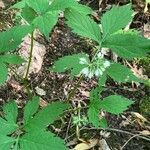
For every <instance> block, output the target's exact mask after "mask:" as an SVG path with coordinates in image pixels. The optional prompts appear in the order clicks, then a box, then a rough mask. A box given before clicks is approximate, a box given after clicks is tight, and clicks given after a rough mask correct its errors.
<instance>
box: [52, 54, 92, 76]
mask: <svg viewBox="0 0 150 150" xmlns="http://www.w3.org/2000/svg"><path fill="white" fill-rule="evenodd" d="M80 58H85V59H86V60H87V61H89V58H88V56H87V55H86V54H84V53H79V54H74V55H70V56H64V57H62V58H60V59H59V60H57V61H55V63H54V65H53V68H51V69H50V70H52V71H54V72H59V73H60V72H65V71H66V70H71V75H78V74H79V73H80V72H81V70H82V69H83V68H84V67H85V64H80Z"/></svg>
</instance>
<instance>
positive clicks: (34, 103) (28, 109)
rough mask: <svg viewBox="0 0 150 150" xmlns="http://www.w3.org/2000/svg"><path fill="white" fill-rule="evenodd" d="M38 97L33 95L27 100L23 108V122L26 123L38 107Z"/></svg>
mask: <svg viewBox="0 0 150 150" xmlns="http://www.w3.org/2000/svg"><path fill="white" fill-rule="evenodd" d="M39 101H40V98H39V97H37V96H36V97H33V98H32V100H29V101H28V103H27V104H26V106H25V108H24V124H25V125H26V124H27V123H28V121H29V120H30V119H31V118H32V117H33V115H34V114H35V113H36V111H37V110H38V108H39Z"/></svg>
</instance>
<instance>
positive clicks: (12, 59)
mask: <svg viewBox="0 0 150 150" xmlns="http://www.w3.org/2000/svg"><path fill="white" fill-rule="evenodd" d="M0 62H3V63H8V64H14V65H18V64H22V63H23V62H25V60H24V59H22V58H21V57H20V56H18V55H15V54H6V55H0Z"/></svg>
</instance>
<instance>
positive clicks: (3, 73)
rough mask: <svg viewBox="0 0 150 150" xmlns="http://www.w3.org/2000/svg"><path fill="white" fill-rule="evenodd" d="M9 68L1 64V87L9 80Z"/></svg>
mask: <svg viewBox="0 0 150 150" xmlns="http://www.w3.org/2000/svg"><path fill="white" fill-rule="evenodd" d="M7 74H8V68H7V66H6V65H5V64H4V63H2V62H0V85H2V84H3V83H4V82H5V81H6V80H7Z"/></svg>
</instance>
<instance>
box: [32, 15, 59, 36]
mask: <svg viewBox="0 0 150 150" xmlns="http://www.w3.org/2000/svg"><path fill="white" fill-rule="evenodd" d="M57 21H58V12H47V13H45V14H44V15H41V16H39V17H36V18H35V19H34V21H33V24H34V25H35V27H37V28H39V29H40V31H41V32H42V33H43V34H44V35H45V36H46V37H47V38H48V37H49V33H50V32H51V30H52V29H53V27H54V26H55V24H56V23H57Z"/></svg>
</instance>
